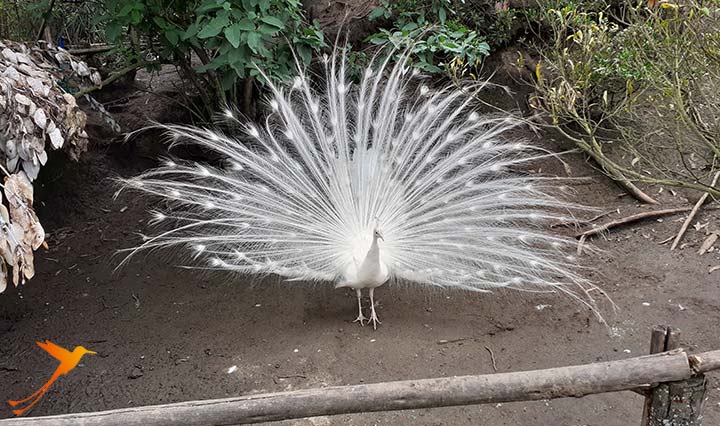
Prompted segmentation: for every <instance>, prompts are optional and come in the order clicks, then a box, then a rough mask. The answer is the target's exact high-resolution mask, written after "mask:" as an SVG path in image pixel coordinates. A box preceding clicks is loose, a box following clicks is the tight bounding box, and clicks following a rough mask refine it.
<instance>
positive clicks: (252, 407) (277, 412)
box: [0, 349, 720, 426]
mask: <svg viewBox="0 0 720 426" xmlns="http://www.w3.org/2000/svg"><path fill="white" fill-rule="evenodd" d="M716 368H720V350H719V351H712V352H705V353H701V354H697V355H693V356H688V354H687V353H686V352H685V351H684V350H682V349H675V350H671V351H667V352H662V353H658V354H652V355H647V356H641V357H636V358H630V359H624V360H619V361H608V362H598V363H592V364H586V365H576V366H570V367H560V368H550V369H544V370H533V371H524V372H513V373H497V374H488V375H478V376H460V377H446V378H436V379H423V380H406V381H397V382H386V383H375V384H364V385H353V386H333V387H327V388H320V389H306V390H297V391H292V392H280V393H272V394H257V395H248V396H242V397H235V398H224V399H214V400H205V401H189V402H180V403H175V404H165V405H155V406H147V407H135V408H123V409H117V410H109V411H101V412H93V413H77V414H65V415H58V416H46V417H31V418H13V419H5V420H0V426H10V425H18V426H20V425H25V426H26V425H30V424H32V425H37V426H44V425H58V426H62V425H108V426H110V425H123V426H133V425H143V426H160V425H203V426H204V425H230V424H250V423H262V422H268V421H274V420H285V419H294V418H302V417H313V416H324V415H334V414H348V413H364V412H373V411H393V410H408V409H416V408H431V407H448V406H456V405H472V404H488V403H499V402H512V401H530V400H541V399H553V398H564V397H582V396H585V395H590V394H597V393H604V392H616V391H623V390H634V391H636V392H641V393H644V394H648V395H650V394H651V392H650V390H651V389H653V388H655V387H657V385H658V384H661V383H669V382H682V381H686V380H688V379H691V378H693V377H698V375H701V374H702V372H704V371H708V370H710V369H716ZM670 424H673V423H670ZM687 424H688V425H699V423H687Z"/></svg>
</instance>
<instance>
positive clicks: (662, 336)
mask: <svg viewBox="0 0 720 426" xmlns="http://www.w3.org/2000/svg"><path fill="white" fill-rule="evenodd" d="M679 346H680V331H679V330H678V329H676V328H672V327H668V326H655V327H653V330H652V337H651V339H650V353H651V354H654V353H659V352H665V351H669V350H673V349H677V348H678V347H679ZM706 390H707V381H706V380H705V375H704V374H702V373H701V372H696V374H695V375H693V376H692V377H690V378H689V379H686V380H682V381H677V382H668V383H660V384H659V385H658V386H656V387H655V388H653V389H652V390H651V391H650V392H649V394H648V395H647V396H646V398H645V408H644V410H643V420H642V426H702V420H703V416H702V409H703V403H704V402H705V391H706Z"/></svg>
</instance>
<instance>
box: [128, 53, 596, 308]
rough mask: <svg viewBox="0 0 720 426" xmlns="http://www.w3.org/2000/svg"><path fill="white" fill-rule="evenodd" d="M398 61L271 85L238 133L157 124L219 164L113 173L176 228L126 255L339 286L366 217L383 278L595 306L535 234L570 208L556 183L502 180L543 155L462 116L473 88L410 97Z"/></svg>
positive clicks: (551, 239)
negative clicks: (378, 230)
mask: <svg viewBox="0 0 720 426" xmlns="http://www.w3.org/2000/svg"><path fill="white" fill-rule="evenodd" d="M403 63H404V61H402V60H400V61H398V65H395V66H394V67H393V68H392V69H389V73H388V72H386V71H387V70H386V69H385V64H383V65H382V66H380V67H379V69H374V68H372V67H368V69H367V70H366V72H365V73H364V76H363V77H362V80H361V82H360V84H359V87H357V88H354V87H352V84H351V82H349V81H348V80H347V79H346V77H345V66H344V58H342V57H341V56H336V55H333V56H332V57H331V58H330V59H329V60H327V61H325V64H326V65H325V66H326V82H325V83H326V86H325V87H323V88H322V89H320V90H315V89H314V88H313V86H312V84H311V82H310V81H309V80H308V79H307V77H306V76H305V75H304V74H303V71H302V70H300V74H301V75H300V76H299V77H297V78H296V79H295V82H294V84H293V86H292V88H290V89H289V90H288V89H283V88H278V87H276V86H273V85H271V86H270V88H271V90H272V99H271V100H270V106H271V109H272V113H271V115H270V117H268V119H267V121H266V122H265V125H264V126H263V127H262V128H258V127H256V126H255V125H253V124H246V125H242V128H241V131H240V132H239V133H240V134H234V135H232V136H231V135H229V134H226V133H224V132H222V131H220V130H211V129H204V128H198V127H191V126H180V125H167V126H161V127H162V128H164V129H165V130H166V131H167V132H168V134H169V135H170V136H171V137H172V140H173V141H174V142H176V143H183V142H190V143H193V144H197V145H199V146H201V147H203V148H206V149H209V150H212V151H215V152H217V153H219V154H220V155H221V156H222V157H224V158H225V159H226V160H227V165H228V166H227V167H213V166H210V165H200V164H195V163H187V162H181V161H176V162H167V163H166V164H165V165H163V166H161V167H159V168H157V169H154V170H151V171H148V172H146V173H144V174H142V175H141V176H138V177H136V178H133V179H128V180H126V181H125V184H126V186H128V187H131V188H135V189H139V190H141V191H144V192H147V193H149V194H152V195H157V196H159V197H163V198H165V199H167V200H169V201H170V205H171V207H172V208H171V212H166V213H162V214H156V216H155V220H156V221H162V222H170V223H172V226H173V227H171V228H170V229H169V230H167V231H165V232H163V233H160V234H158V235H156V236H154V237H151V238H149V239H147V240H146V241H145V242H144V243H143V244H142V245H141V246H139V247H138V248H136V249H134V251H133V252H132V253H135V252H136V251H137V250H142V249H153V248H159V247H164V246H173V245H186V246H188V247H191V249H192V250H194V251H195V253H196V256H197V257H202V258H206V259H208V260H207V261H208V262H209V266H210V267H212V268H220V269H225V270H232V271H239V272H243V273H252V274H278V275H280V276H283V277H286V278H287V280H288V281H300V280H320V281H331V280H335V281H341V280H342V274H343V271H346V270H347V269H348V267H351V266H352V265H356V266H357V262H358V259H359V260H362V259H363V258H364V257H365V255H366V253H367V252H368V249H369V247H370V245H371V243H372V241H373V229H374V227H375V225H376V221H377V223H379V224H380V226H381V227H382V230H383V234H384V242H383V244H382V246H381V250H380V259H381V262H382V263H383V264H384V265H387V267H388V270H389V274H390V277H391V279H392V280H404V281H411V282H416V283H421V284H428V285H434V286H441V287H456V288H462V289H469V290H477V291H483V290H487V289H492V288H497V287H507V288H517V289H523V290H534V291H560V292H562V293H565V294H567V295H570V296H572V297H574V298H576V299H578V300H580V301H582V302H583V303H585V304H586V305H587V306H589V307H591V308H594V301H593V298H592V297H591V296H590V294H589V291H590V290H593V289H595V287H594V286H592V285H591V284H590V283H589V282H588V281H586V280H585V279H584V278H583V277H582V276H581V275H580V274H579V273H578V272H577V267H576V266H575V261H574V260H573V259H569V258H567V257H566V254H565V253H566V252H568V251H569V249H571V248H572V246H573V245H574V242H573V241H569V240H566V239H564V238H562V237H559V236H556V235H552V234H550V233H548V232H547V231H546V230H545V229H546V228H547V224H548V223H550V222H552V221H558V220H566V219H567V216H568V214H569V213H568V212H569V211H570V210H572V209H575V208H576V206H574V205H571V204H567V203H565V202H563V201H560V200H559V199H556V198H554V197H553V196H551V195H548V194H549V192H550V189H552V188H553V187H555V186H557V181H555V180H553V179H548V178H539V177H528V176H523V175H517V174H514V173H511V172H510V171H511V169H512V168H513V167H515V166H518V165H521V164H524V163H528V162H531V161H534V160H537V159H539V158H542V157H543V156H546V155H547V153H545V152H543V151H542V150H539V149H535V148H533V147H530V146H528V145H526V144H524V143H518V142H515V141H510V140H507V139H505V138H503V135H504V134H506V132H507V131H508V130H510V129H512V128H513V127H515V126H516V125H517V123H516V122H513V121H512V120H510V119H508V118H506V117H496V116H483V115H480V114H478V113H477V112H475V111H473V110H472V108H471V104H472V102H471V101H472V98H473V94H472V93H470V92H467V91H462V90H456V89H453V88H449V87H448V88H445V89H442V90H439V91H434V92H433V91H430V90H429V89H428V88H427V87H424V86H423V87H421V88H420V89H419V90H417V91H411V90H410V87H413V86H417V85H416V84H414V82H413V80H418V77H417V76H415V75H414V73H410V72H407V71H408V70H407V68H406V66H405V65H402V64H403ZM475 89H477V88H473V90H475ZM417 92H419V93H417ZM224 115H225V117H226V118H227V119H229V120H230V121H231V122H232V121H234V122H235V124H236V125H237V124H239V122H238V121H237V120H236V119H235V115H234V113H233V112H232V111H231V110H228V111H226V112H225V114H224Z"/></svg>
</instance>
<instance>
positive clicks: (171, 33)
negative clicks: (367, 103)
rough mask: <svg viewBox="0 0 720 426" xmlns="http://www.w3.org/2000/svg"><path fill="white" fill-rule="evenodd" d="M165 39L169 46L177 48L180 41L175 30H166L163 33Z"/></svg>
mask: <svg viewBox="0 0 720 426" xmlns="http://www.w3.org/2000/svg"><path fill="white" fill-rule="evenodd" d="M165 38H166V39H167V41H168V42H169V43H170V45H171V46H177V44H178V42H179V41H180V34H179V33H178V32H177V31H175V30H168V31H165Z"/></svg>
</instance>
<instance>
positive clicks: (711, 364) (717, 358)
mask: <svg viewBox="0 0 720 426" xmlns="http://www.w3.org/2000/svg"><path fill="white" fill-rule="evenodd" d="M688 358H689V360H690V367H692V369H693V370H694V371H695V372H697V373H707V372H708V371H712V370H720V350H718V351H710V352H703V353H701V354H696V355H690V356H688Z"/></svg>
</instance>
